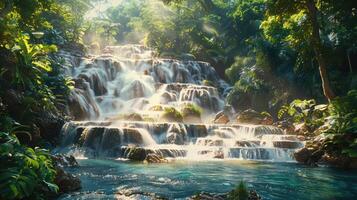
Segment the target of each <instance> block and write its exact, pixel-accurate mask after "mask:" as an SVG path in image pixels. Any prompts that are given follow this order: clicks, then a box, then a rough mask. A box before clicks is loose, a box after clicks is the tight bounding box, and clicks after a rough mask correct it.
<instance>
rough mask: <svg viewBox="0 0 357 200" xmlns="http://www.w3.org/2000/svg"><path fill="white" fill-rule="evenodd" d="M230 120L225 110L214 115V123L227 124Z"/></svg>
mask: <svg viewBox="0 0 357 200" xmlns="http://www.w3.org/2000/svg"><path fill="white" fill-rule="evenodd" d="M228 122H229V118H228V116H227V115H225V114H224V112H223V111H221V112H219V113H217V114H216V116H215V117H214V120H213V123H215V124H227V123H228Z"/></svg>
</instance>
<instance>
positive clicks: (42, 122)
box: [34, 112, 65, 144]
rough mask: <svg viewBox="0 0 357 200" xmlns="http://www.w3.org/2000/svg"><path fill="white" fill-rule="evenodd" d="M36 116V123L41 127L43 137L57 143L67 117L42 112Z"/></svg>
mask: <svg viewBox="0 0 357 200" xmlns="http://www.w3.org/2000/svg"><path fill="white" fill-rule="evenodd" d="M37 115H38V116H36V117H35V118H34V123H35V124H36V126H37V127H38V128H39V131H40V134H41V138H43V139H46V140H47V141H50V142H51V143H52V144H55V143H57V142H58V140H59V136H60V133H61V129H62V127H63V125H64V124H65V119H64V118H63V117H61V116H59V115H57V114H52V113H50V112H41V113H38V114H37Z"/></svg>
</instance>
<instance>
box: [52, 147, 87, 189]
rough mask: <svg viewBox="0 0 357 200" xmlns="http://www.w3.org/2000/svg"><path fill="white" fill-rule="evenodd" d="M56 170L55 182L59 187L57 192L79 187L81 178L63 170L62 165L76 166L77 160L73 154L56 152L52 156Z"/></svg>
mask: <svg viewBox="0 0 357 200" xmlns="http://www.w3.org/2000/svg"><path fill="white" fill-rule="evenodd" d="M52 161H53V164H54V167H55V170H56V177H55V183H56V185H57V186H58V187H59V194H63V193H67V192H72V191H76V190H79V189H80V188H81V180H80V179H79V178H78V177H76V176H74V175H72V174H70V173H68V172H66V171H64V167H78V166H79V165H78V162H77V161H76V159H75V158H74V157H73V156H66V155H62V154H56V155H53V156H52Z"/></svg>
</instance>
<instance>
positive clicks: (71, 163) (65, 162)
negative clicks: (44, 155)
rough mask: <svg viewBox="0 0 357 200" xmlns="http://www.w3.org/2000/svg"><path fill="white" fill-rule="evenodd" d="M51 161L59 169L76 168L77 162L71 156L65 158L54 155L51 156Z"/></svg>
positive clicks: (60, 155)
mask: <svg viewBox="0 0 357 200" xmlns="http://www.w3.org/2000/svg"><path fill="white" fill-rule="evenodd" d="M52 161H53V162H54V165H56V166H60V167H78V166H79V165H78V162H77V160H76V159H75V158H74V157H73V156H72V155H70V156H67V155H63V154H56V155H53V156H52Z"/></svg>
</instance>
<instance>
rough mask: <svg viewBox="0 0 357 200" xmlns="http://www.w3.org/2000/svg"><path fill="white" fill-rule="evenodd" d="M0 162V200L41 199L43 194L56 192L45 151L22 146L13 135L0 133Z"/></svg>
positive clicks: (47, 154)
mask: <svg viewBox="0 0 357 200" xmlns="http://www.w3.org/2000/svg"><path fill="white" fill-rule="evenodd" d="M0 162H1V163H2V164H1V167H0V197H1V199H24V198H29V199H41V198H43V194H44V193H43V192H44V191H52V192H57V191H58V187H57V185H55V184H54V183H53V180H54V178H55V174H56V171H55V170H54V168H53V165H52V161H51V159H50V155H49V153H48V151H46V150H43V149H39V148H34V149H33V148H29V147H25V146H23V145H21V144H20V143H19V140H18V139H17V137H16V136H15V135H13V134H11V133H6V132H0Z"/></svg>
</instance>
